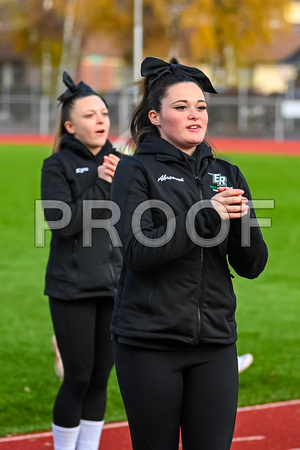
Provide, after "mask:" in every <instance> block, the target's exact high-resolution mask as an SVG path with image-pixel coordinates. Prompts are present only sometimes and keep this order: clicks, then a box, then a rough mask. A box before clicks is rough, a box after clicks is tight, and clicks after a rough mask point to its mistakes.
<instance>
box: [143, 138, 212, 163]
mask: <svg viewBox="0 0 300 450" xmlns="http://www.w3.org/2000/svg"><path fill="white" fill-rule="evenodd" d="M196 152H197V159H198V157H200V159H201V160H203V159H204V158H213V157H214V155H213V153H212V149H211V147H210V146H209V145H208V144H206V143H205V142H201V144H199V145H198V146H197V148H196ZM136 154H138V155H156V159H158V160H160V161H172V160H173V161H174V160H177V161H182V162H186V161H187V155H186V154H185V153H184V152H183V151H181V150H180V149H179V148H177V147H175V146H174V145H172V144H170V142H168V141H166V140H165V139H163V138H161V137H160V136H148V137H147V138H146V139H145V140H144V141H143V142H142V143H141V144H140V145H139V147H138V151H137V152H136ZM195 156H196V155H195Z"/></svg>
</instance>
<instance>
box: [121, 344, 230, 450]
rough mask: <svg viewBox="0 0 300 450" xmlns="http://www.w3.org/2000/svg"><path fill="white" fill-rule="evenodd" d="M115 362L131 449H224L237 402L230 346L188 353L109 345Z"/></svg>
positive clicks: (227, 446)
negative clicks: (112, 349) (113, 353)
mask: <svg viewBox="0 0 300 450" xmlns="http://www.w3.org/2000/svg"><path fill="white" fill-rule="evenodd" d="M114 350H115V361H116V369H117V376H118V381H119V385H120V389H121V394H122V397H123V401H124V404H125V408H126V413H127V417H128V422H129V427H130V433H131V440H132V445H133V449H134V450H178V445H179V431H180V428H181V434H182V445H183V447H182V448H183V449H184V450H200V449H201V450H228V449H230V446H231V442H232V437H233V432H234V426H235V419H236V411H237V400H238V368H237V355H236V346H235V344H232V345H223V346H221V345H218V346H217V345H203V346H202V347H199V349H197V350H195V349H193V350H190V351H165V350H152V349H146V348H139V347H134V346H130V345H124V344H120V343H117V342H115V343H114Z"/></svg>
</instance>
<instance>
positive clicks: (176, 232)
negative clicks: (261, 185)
mask: <svg viewBox="0 0 300 450" xmlns="http://www.w3.org/2000/svg"><path fill="white" fill-rule="evenodd" d="M141 73H142V76H144V77H145V84H144V96H143V98H142V100H141V103H140V104H139V106H138V108H137V109H136V111H135V113H134V115H133V118H132V122H131V131H132V136H133V140H134V142H135V144H136V146H137V150H136V153H135V155H134V156H133V157H129V158H125V159H123V160H122V161H121V162H120V163H119V165H118V168H117V170H116V173H115V177H114V181H113V187H112V200H113V201H114V202H116V203H117V204H118V206H119V208H120V212H121V218H120V220H119V222H118V223H117V225H116V228H117V231H118V233H119V236H120V239H121V241H122V244H123V247H122V253H123V269H122V273H121V278H120V283H119V287H118V292H117V295H116V300H115V308H114V313H113V319H112V332H113V337H114V348H115V361H116V369H117V375H118V381H119V385H120V389H121V393H122V396H123V400H124V404H125V408H126V413H127V416H128V420H129V426H130V432H131V438H132V443H133V449H134V450H150V449H151V450H177V449H178V443H179V431H180V429H181V433H182V443H183V449H184V450H199V449H201V450H228V449H230V446H231V442H232V437H233V432H234V425H235V418H236V410H237V400H238V367H237V355H236V339H237V333H236V322H235V309H236V298H235V294H234V291H233V287H232V282H231V279H232V275H231V273H230V269H229V266H228V262H227V260H228V261H229V264H230V265H231V266H232V267H233V268H234V269H235V271H236V272H237V273H238V274H239V275H240V276H242V277H246V278H255V277H257V276H258V275H259V274H260V273H261V272H262V270H263V269H264V267H265V264H266V261H267V248H266V244H265V242H264V240H263V238H262V234H261V232H260V229H259V227H258V223H257V221H256V218H255V213H254V210H253V208H251V194H250V191H249V187H248V185H247V182H246V180H245V178H244V177H243V175H242V173H241V171H240V170H239V168H238V167H236V166H234V165H232V164H230V163H228V162H226V161H222V160H220V159H216V158H215V157H214V155H213V153H212V150H211V147H210V146H209V145H208V144H207V143H206V142H205V135H206V128H207V123H208V114H207V103H206V99H205V96H204V92H210V93H215V90H214V88H213V87H212V85H211V83H210V81H209V79H208V78H207V77H206V76H205V75H204V74H203V73H202V72H201V71H200V70H198V69H196V68H192V67H186V66H183V65H180V64H168V63H166V62H164V61H161V60H159V59H157V58H146V59H145V60H144V61H143V63H142V70H141Z"/></svg>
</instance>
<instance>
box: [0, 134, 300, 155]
mask: <svg viewBox="0 0 300 450" xmlns="http://www.w3.org/2000/svg"><path fill="white" fill-rule="evenodd" d="M110 139H111V141H112V142H113V141H115V140H116V139H117V138H116V137H114V136H111V137H110ZM211 141H212V144H213V146H214V147H215V148H216V150H217V151H221V152H222V151H224V152H230V153H260V154H279V155H289V156H299V155H300V141H280V142H277V141H274V140H272V139H238V138H220V137H215V138H214V137H212V138H211ZM0 143H2V144H16V145H17V144H22V145H24V144H28V145H49V146H52V144H53V136H38V135H12V134H1V135H0Z"/></svg>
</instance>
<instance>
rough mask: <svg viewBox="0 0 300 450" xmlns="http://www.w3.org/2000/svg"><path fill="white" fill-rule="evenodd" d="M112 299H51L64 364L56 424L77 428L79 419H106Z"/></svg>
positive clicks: (55, 409)
mask: <svg viewBox="0 0 300 450" xmlns="http://www.w3.org/2000/svg"><path fill="white" fill-rule="evenodd" d="M113 303H114V301H113V298H110V297H108V298H107V297H101V298H100V297H99V298H92V299H84V300H72V301H66V300H58V299H54V298H50V311H51V316H52V322H53V327H54V331H55V335H56V338H57V343H58V347H59V350H60V353H61V357H62V361H63V364H64V380H63V383H62V385H61V388H60V390H59V392H58V394H57V397H56V401H55V405H54V412H53V422H54V423H55V425H59V426H61V427H68V428H71V427H76V426H78V425H79V422H80V419H85V420H92V421H100V420H103V417H104V413H105V408H106V388H107V382H108V377H109V374H110V371H111V369H112V367H113V363H114V362H113V349H112V342H111V339H110V323H111V315H112V310H113Z"/></svg>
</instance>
